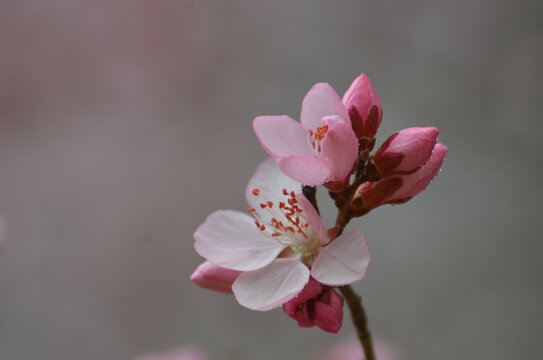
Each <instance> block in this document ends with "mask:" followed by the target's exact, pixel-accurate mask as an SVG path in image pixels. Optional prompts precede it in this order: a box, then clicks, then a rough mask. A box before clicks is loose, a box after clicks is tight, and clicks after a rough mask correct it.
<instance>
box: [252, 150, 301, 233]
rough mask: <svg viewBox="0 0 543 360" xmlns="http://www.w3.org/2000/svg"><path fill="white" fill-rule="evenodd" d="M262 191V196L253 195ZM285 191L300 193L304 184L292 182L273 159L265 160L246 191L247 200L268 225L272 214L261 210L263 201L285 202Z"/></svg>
mask: <svg viewBox="0 0 543 360" xmlns="http://www.w3.org/2000/svg"><path fill="white" fill-rule="evenodd" d="M254 189H258V190H260V196H255V195H253V190H254ZM283 189H286V190H287V191H288V193H290V192H291V191H294V192H295V193H298V192H300V191H301V190H302V184H300V183H299V182H296V181H294V180H292V179H291V178H290V177H288V176H287V175H285V174H284V173H283V172H282V171H281V170H280V169H279V168H278V167H277V164H276V162H275V160H274V159H273V158H269V159H267V160H264V161H263V162H262V163H261V164H260V166H259V167H258V168H257V169H256V171H255V172H254V174H253V176H251V179H250V180H249V183H248V184H247V188H246V189H245V198H246V199H247V202H248V203H249V205H250V206H251V207H252V208H254V209H255V210H256V212H257V214H258V215H259V216H260V217H261V218H262V219H263V220H264V221H266V222H267V223H270V220H271V218H272V214H271V213H270V212H269V211H266V210H263V209H261V208H260V203H261V202H262V201H263V199H267V200H269V201H271V202H273V203H274V204H279V202H281V201H283V202H284V201H285V196H284V195H283Z"/></svg>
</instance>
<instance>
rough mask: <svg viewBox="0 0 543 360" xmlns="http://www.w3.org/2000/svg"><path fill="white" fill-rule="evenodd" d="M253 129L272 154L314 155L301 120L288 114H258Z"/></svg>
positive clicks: (276, 155) (274, 155) (277, 155)
mask: <svg viewBox="0 0 543 360" xmlns="http://www.w3.org/2000/svg"><path fill="white" fill-rule="evenodd" d="M253 129H254V131H255V134H256V136H257V138H258V141H260V144H261V145H262V147H263V148H264V150H266V151H267V152H268V154H270V155H271V156H273V157H275V158H277V157H281V156H289V155H300V156H307V157H314V155H313V151H312V150H311V148H310V147H309V145H308V143H307V132H306V131H305V130H304V129H303V128H302V126H301V125H300V123H299V122H297V121H294V120H292V119H291V118H290V117H288V116H286V115H280V116H258V117H257V118H255V119H254V121H253Z"/></svg>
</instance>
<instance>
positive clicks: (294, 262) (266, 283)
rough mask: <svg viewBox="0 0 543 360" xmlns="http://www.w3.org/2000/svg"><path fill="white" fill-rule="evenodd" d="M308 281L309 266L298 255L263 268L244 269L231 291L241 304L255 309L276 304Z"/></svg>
mask: <svg viewBox="0 0 543 360" xmlns="http://www.w3.org/2000/svg"><path fill="white" fill-rule="evenodd" d="M308 281H309V269H308V268H307V267H306V266H305V265H304V264H303V263H302V262H301V261H300V257H299V256H298V257H294V258H280V259H277V260H275V261H274V262H273V263H271V264H270V265H268V266H266V267H265V268H262V269H259V270H256V271H249V272H244V273H243V274H241V275H240V276H239V277H238V279H237V280H236V281H235V282H234V285H233V286H232V290H233V291H234V296H235V297H236V300H237V301H238V302H239V303H240V304H241V305H243V306H245V307H247V308H249V309H251V310H258V311H267V310H271V309H273V308H275V307H278V306H280V305H282V304H284V303H286V302H287V301H289V300H290V299H292V298H293V297H295V296H296V295H297V294H298V293H299V292H300V291H302V289H303V288H304V286H305V284H307V282H308Z"/></svg>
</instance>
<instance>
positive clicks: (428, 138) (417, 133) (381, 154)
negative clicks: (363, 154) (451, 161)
mask: <svg viewBox="0 0 543 360" xmlns="http://www.w3.org/2000/svg"><path fill="white" fill-rule="evenodd" d="M438 135H439V130H438V129H436V128H433V127H426V128H408V129H403V130H401V131H400V132H397V133H396V134H394V135H391V136H390V137H389V138H388V139H387V140H386V141H385V142H384V143H383V145H381V147H380V148H379V150H377V152H376V153H375V155H374V157H373V162H374V163H375V165H376V166H377V169H378V171H379V173H380V174H381V177H383V178H384V177H387V176H390V175H397V174H402V175H405V174H410V173H413V172H415V171H416V170H418V169H419V168H420V167H421V166H422V165H424V164H425V163H426V162H427V161H428V159H429V158H430V156H431V155H432V150H433V149H434V146H435V145H436V140H437V136H438Z"/></svg>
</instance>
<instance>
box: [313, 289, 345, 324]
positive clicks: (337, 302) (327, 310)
mask: <svg viewBox="0 0 543 360" xmlns="http://www.w3.org/2000/svg"><path fill="white" fill-rule="evenodd" d="M314 306H315V307H314V310H315V320H314V321H315V325H317V326H318V327H320V328H321V329H322V330H324V331H326V332H330V333H334V334H337V333H338V331H339V329H341V325H342V324H343V297H341V295H339V294H338V293H336V292H335V291H334V290H332V289H328V290H327V291H325V292H323V293H322V295H321V296H319V298H318V299H317V300H315V301H314Z"/></svg>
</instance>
